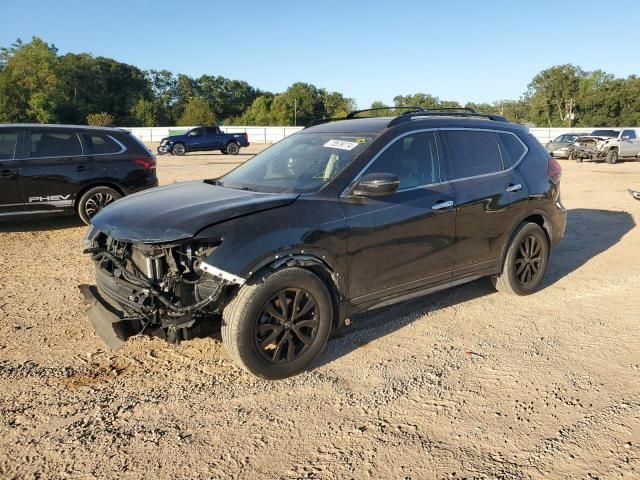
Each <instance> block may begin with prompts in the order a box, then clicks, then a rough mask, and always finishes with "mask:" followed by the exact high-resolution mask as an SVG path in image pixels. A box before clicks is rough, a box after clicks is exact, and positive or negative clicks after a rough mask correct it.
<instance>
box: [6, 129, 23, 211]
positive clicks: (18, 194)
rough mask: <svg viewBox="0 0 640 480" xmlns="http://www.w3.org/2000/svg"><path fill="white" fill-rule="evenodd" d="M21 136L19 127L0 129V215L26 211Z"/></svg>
mask: <svg viewBox="0 0 640 480" xmlns="http://www.w3.org/2000/svg"><path fill="white" fill-rule="evenodd" d="M19 136H20V131H19V130H18V129H17V128H2V129H0V216H3V215H11V214H12V213H17V214H19V213H23V212H24V205H23V202H24V200H23V197H22V188H21V185H20V142H19Z"/></svg>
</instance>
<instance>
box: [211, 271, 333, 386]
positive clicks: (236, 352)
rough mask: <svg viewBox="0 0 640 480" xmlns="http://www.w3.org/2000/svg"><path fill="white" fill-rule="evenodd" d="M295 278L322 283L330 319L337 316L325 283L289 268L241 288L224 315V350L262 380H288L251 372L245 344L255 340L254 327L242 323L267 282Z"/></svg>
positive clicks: (222, 332) (222, 331)
mask: <svg viewBox="0 0 640 480" xmlns="http://www.w3.org/2000/svg"><path fill="white" fill-rule="evenodd" d="M291 274H296V275H302V276H306V277H308V278H309V280H310V281H313V282H319V285H322V288H323V289H324V292H323V294H324V295H326V298H327V299H328V301H329V309H328V310H329V312H328V313H329V314H330V315H331V314H332V313H333V309H332V308H331V307H332V305H331V295H330V293H329V290H328V289H327V287H326V285H325V284H324V282H322V280H321V279H320V278H319V277H318V276H317V275H315V274H314V273H313V272H311V271H309V270H306V269H304V268H299V267H293V268H285V269H282V270H278V271H275V272H272V273H270V272H265V273H264V274H262V275H260V276H259V277H258V278H256V279H255V280H253V281H251V282H248V283H246V284H244V285H243V286H242V287H240V289H239V290H238V292H237V294H236V296H235V297H234V298H233V300H231V301H230V302H229V303H228V304H227V306H226V307H225V309H224V311H223V313H222V326H221V329H220V330H221V336H222V344H223V347H224V349H225V350H226V351H227V353H228V354H229V356H230V357H231V359H232V360H233V361H234V362H235V363H236V364H237V365H239V366H241V367H242V368H243V369H244V370H246V371H248V372H249V373H251V374H253V375H256V376H258V377H261V378H268V379H277V378H285V375H265V374H262V373H260V372H258V371H256V369H255V368H251V365H249V364H248V361H247V360H249V361H251V360H250V358H249V353H248V352H245V353H246V355H243V351H242V348H243V347H242V345H243V343H242V341H243V340H245V339H246V336H247V335H250V336H253V324H251V323H247V322H242V320H243V319H244V318H246V317H247V316H248V310H249V309H251V308H252V306H253V304H254V299H255V297H256V296H258V295H259V294H261V293H262V292H261V290H262V288H263V287H264V284H265V283H266V282H267V281H271V282H273V281H277V279H278V277H280V276H282V275H291ZM317 300H318V299H317ZM331 324H332V319H331V318H329V333H330V326H331ZM246 328H251V330H252V331H251V332H246V330H245V329H246ZM329 333H327V335H326V338H325V339H324V342H323V344H322V347H321V349H320V351H322V350H324V347H325V345H326V343H327V340H328V339H329ZM312 361H313V360H311V362H312ZM286 376H289V375H286Z"/></svg>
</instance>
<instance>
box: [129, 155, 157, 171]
mask: <svg viewBox="0 0 640 480" xmlns="http://www.w3.org/2000/svg"><path fill="white" fill-rule="evenodd" d="M133 163H137V164H138V165H141V166H142V167H143V168H144V169H145V170H151V169H152V168H156V157H146V158H136V159H135V160H134V161H133Z"/></svg>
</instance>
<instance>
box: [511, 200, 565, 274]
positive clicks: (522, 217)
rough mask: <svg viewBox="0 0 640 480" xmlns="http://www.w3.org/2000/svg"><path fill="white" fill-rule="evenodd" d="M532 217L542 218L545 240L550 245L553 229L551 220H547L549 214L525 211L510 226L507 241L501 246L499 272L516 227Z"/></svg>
mask: <svg viewBox="0 0 640 480" xmlns="http://www.w3.org/2000/svg"><path fill="white" fill-rule="evenodd" d="M533 215H540V216H541V217H542V220H543V224H542V229H543V230H544V231H545V233H546V234H547V238H548V240H549V243H550V244H551V239H552V238H553V235H552V233H553V230H552V229H553V227H552V225H551V220H550V219H549V214H548V213H547V212H545V211H544V210H540V209H533V210H527V211H526V212H524V213H523V214H522V215H520V216H519V217H517V219H516V221H515V222H514V223H513V225H512V226H511V233H510V234H509V236H508V237H507V241H506V242H505V243H504V245H503V246H502V251H501V253H500V270H502V265H504V259H505V256H506V254H507V248H509V245H511V240H512V239H513V237H514V235H515V233H516V229H517V228H518V226H520V224H521V223H522V222H523V221H524V220H525V219H526V218H528V217H531V216H533Z"/></svg>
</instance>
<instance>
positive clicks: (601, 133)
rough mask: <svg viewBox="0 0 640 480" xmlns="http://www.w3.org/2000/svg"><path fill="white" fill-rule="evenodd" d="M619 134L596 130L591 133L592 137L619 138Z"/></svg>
mask: <svg viewBox="0 0 640 480" xmlns="http://www.w3.org/2000/svg"><path fill="white" fill-rule="evenodd" d="M619 134H620V132H618V131H617V130H594V131H593V132H591V133H590V135H591V136H592V137H617V136H618V135H619Z"/></svg>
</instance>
